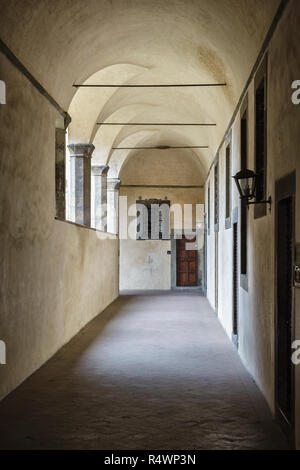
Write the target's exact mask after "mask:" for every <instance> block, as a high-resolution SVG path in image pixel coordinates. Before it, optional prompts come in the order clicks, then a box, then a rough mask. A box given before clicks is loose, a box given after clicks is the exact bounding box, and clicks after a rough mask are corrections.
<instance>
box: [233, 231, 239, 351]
mask: <svg viewBox="0 0 300 470" xmlns="http://www.w3.org/2000/svg"><path fill="white" fill-rule="evenodd" d="M237 226H238V225H237V223H235V224H233V272H232V276H233V279H232V281H233V283H232V284H233V293H232V297H233V302H232V307H233V312H232V314H233V319H232V340H233V342H234V344H235V345H236V347H238V324H239V319H238V292H239V286H238V229H237Z"/></svg>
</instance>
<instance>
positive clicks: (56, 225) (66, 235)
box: [0, 55, 118, 399]
mask: <svg viewBox="0 0 300 470" xmlns="http://www.w3.org/2000/svg"><path fill="white" fill-rule="evenodd" d="M0 72H1V73H0V76H1V79H3V80H4V81H5V83H6V86H7V104H6V105H1V106H0V120H1V126H0V140H1V146H0V152H1V163H0V170H1V171H0V194H1V205H0V207H1V209H0V221H1V224H0V246H1V250H0V265H1V270H0V290H1V295H0V338H1V339H2V340H4V341H5V343H6V351H7V358H6V361H7V364H6V365H1V366H0V399H1V398H3V397H4V396H5V395H7V394H8V393H9V392H10V391H11V390H13V389H14V388H15V387H16V386H17V385H18V384H20V383H21V382H22V381H23V380H24V379H26V377H28V376H29V375H30V374H32V373H33V372H34V371H35V370H36V369H38V368H39V367H40V366H41V365H42V364H43V363H44V362H45V361H47V359H49V358H50V357H51V356H52V355H53V354H54V353H55V352H56V351H57V350H58V349H59V348H60V347H61V346H62V345H63V344H65V343H66V342H67V341H69V340H70V339H71V338H72V337H73V336H74V335H75V334H76V333H77V332H78V331H79V330H80V329H81V328H83V327H84V326H85V325H86V324H87V323H88V322H89V321H90V320H91V319H92V318H94V317H95V316H96V315H97V314H99V313H100V312H101V311H102V310H103V309H104V308H105V307H106V306H107V305H108V304H109V303H110V302H112V301H113V300H114V299H115V298H116V297H117V296H118V240H117V239H116V238H115V237H113V236H111V237H110V239H107V240H99V239H98V238H97V236H96V232H95V231H93V230H89V229H87V228H83V227H79V226H76V225H74V224H71V223H66V222H63V221H59V220H55V125H56V120H57V118H58V117H59V115H58V114H57V112H56V111H55V109H54V108H53V107H52V106H50V104H49V103H48V102H47V101H46V100H45V99H44V98H43V97H42V96H41V95H40V94H39V93H38V92H37V91H36V90H35V88H33V87H32V85H31V84H30V83H29V82H28V81H27V79H26V78H24V76H22V75H21V74H20V73H19V72H18V71H17V70H16V69H15V68H14V67H13V66H12V65H11V64H10V63H9V62H8V61H7V60H6V59H5V58H4V57H3V56H2V55H0Z"/></svg>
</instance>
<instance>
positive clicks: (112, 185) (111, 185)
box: [107, 178, 121, 191]
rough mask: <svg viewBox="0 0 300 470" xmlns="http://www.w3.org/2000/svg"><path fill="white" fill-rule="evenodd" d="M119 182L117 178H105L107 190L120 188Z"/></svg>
mask: <svg viewBox="0 0 300 470" xmlns="http://www.w3.org/2000/svg"><path fill="white" fill-rule="evenodd" d="M120 183H121V181H120V180H119V178H107V190H108V191H116V190H117V189H119V188H120Z"/></svg>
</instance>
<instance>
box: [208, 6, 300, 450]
mask: <svg viewBox="0 0 300 470" xmlns="http://www.w3.org/2000/svg"><path fill="white" fill-rule="evenodd" d="M299 21H300V11H299V5H298V2H297V1H291V2H290V3H289V5H288V7H287V10H286V11H285V13H284V15H283V17H282V19H281V21H280V23H279V25H278V28H277V29H276V31H275V33H274V36H273V38H272V40H271V42H270V45H269V48H268V92H267V93H268V121H267V145H268V151H267V162H268V163H267V197H268V196H269V195H270V196H271V197H272V200H273V205H272V211H271V212H269V210H267V214H266V215H265V216H264V217H262V218H259V219H254V208H253V207H250V208H249V212H248V290H245V289H244V288H243V287H242V286H241V285H240V287H239V354H240V356H241V358H242V361H243V363H244V364H245V366H246V367H247V368H248V370H249V371H250V373H251V374H252V376H253V377H254V379H255V381H256V382H257V384H258V385H259V387H260V389H261V390H262V392H263V393H264V395H265V397H266V399H267V402H268V404H269V406H270V408H271V409H272V410H273V412H274V408H275V204H274V201H275V181H276V180H277V179H279V178H281V177H283V176H285V175H287V174H288V173H290V172H291V171H293V170H296V178H297V185H296V187H297V189H296V213H295V217H296V233H295V236H296V242H298V243H299V240H300V225H299V217H298V215H299V207H300V205H299V204H300V191H299V187H300V186H299V178H300V173H299V170H300V163H299V162H300V157H299V145H300V134H299V106H296V105H294V104H292V101H291V95H292V90H291V84H292V82H293V81H294V80H295V79H297V78H299V76H300V66H299V64H300V53H299V43H298V40H297V39H298V25H299ZM283 58H286V60H283ZM232 148H233V152H232V155H233V170H232V173H233V174H235V173H236V172H237V171H238V170H239V169H240V113H238V115H237V118H236V120H235V122H234V124H233V126H232ZM224 158H225V146H223V147H222V148H221V149H220V153H219V162H220V226H219V290H218V294H219V308H218V316H219V319H220V321H221V323H222V325H223V327H224V329H225V330H226V332H227V334H228V336H229V337H231V333H232V236H233V235H232V228H231V229H228V230H225V225H224V224H225V172H224ZM248 167H249V168H250V169H253V168H254V167H255V165H254V83H253V81H252V83H251V84H250V86H249V89H248ZM208 181H210V182H211V183H210V186H211V217H212V221H211V228H212V227H213V171H211V173H210V175H209V179H208V180H207V182H206V194H207V186H208ZM206 200H207V199H206ZM235 206H239V200H238V194H237V190H236V188H235V185H234V186H233V204H232V207H233V208H234V207H235ZM239 220H240V210H239ZM239 231H240V228H239ZM239 245H240V239H239ZM213 257H214V232H213V229H211V232H210V235H208V260H207V262H208V270H207V276H208V299H209V301H210V303H211V305H212V306H213V307H214V306H215V305H214V269H213V268H214V261H213ZM239 272H240V266H239ZM294 291H295V292H294V308H295V327H296V338H295V339H298V338H300V318H299V317H300V304H299V302H300V294H299V289H294ZM299 367H300V366H296V368H295V375H296V441H297V446H298V448H300V370H299Z"/></svg>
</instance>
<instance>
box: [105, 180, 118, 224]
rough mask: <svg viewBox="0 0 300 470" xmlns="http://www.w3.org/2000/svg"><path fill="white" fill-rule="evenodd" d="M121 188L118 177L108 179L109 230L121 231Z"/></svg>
mask: <svg viewBox="0 0 300 470" xmlns="http://www.w3.org/2000/svg"><path fill="white" fill-rule="evenodd" d="M119 188H120V180H119V179H118V178H108V180H107V231H108V232H110V233H119Z"/></svg>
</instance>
